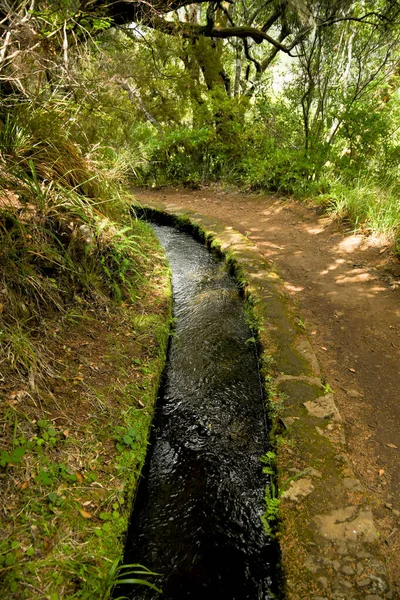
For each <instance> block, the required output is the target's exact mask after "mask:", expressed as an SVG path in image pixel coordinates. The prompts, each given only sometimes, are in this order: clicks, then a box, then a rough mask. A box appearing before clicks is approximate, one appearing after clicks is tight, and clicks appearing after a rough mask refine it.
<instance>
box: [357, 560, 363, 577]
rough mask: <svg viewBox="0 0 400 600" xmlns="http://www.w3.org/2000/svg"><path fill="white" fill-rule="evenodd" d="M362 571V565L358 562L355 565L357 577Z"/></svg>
mask: <svg viewBox="0 0 400 600" xmlns="http://www.w3.org/2000/svg"><path fill="white" fill-rule="evenodd" d="M363 571H364V565H363V564H362V563H361V562H359V563H357V575H361V573H362V572H363Z"/></svg>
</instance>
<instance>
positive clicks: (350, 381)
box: [136, 188, 400, 598]
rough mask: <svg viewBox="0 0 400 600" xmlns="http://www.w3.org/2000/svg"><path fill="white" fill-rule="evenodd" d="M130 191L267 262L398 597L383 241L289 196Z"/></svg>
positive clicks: (392, 328) (398, 340)
mask: <svg viewBox="0 0 400 600" xmlns="http://www.w3.org/2000/svg"><path fill="white" fill-rule="evenodd" d="M136 196H137V198H138V200H139V201H142V202H146V201H155V200H157V199H160V200H162V201H163V203H164V204H165V205H167V206H173V207H175V208H178V207H179V208H181V209H186V208H187V209H189V210H194V211H196V212H198V213H201V214H204V215H207V216H211V217H215V218H217V219H218V220H219V221H220V222H221V223H223V224H225V225H228V226H232V227H234V228H235V229H237V230H238V231H240V232H241V233H242V234H244V235H245V236H247V237H248V238H249V240H251V242H253V243H254V244H256V246H257V247H258V248H259V251H260V254H261V255H263V256H264V257H265V258H267V259H268V260H269V261H272V262H273V264H274V265H276V267H277V269H278V271H279V274H280V276H281V277H282V278H283V280H284V282H285V288H286V291H287V294H288V295H289V296H290V297H291V298H292V301H293V302H294V304H295V306H296V311H297V312H298V317H297V319H298V323H299V325H300V326H301V327H304V328H305V329H306V331H307V333H308V334H309V337H310V340H311V342H312V344H313V349H314V351H315V353H316V355H317V357H318V360H319V362H320V365H321V367H322V372H323V373H322V374H323V377H324V379H325V381H326V383H327V384H328V385H329V386H330V387H331V388H332V390H333V392H334V399H335V402H336V404H337V406H338V407H339V410H340V414H341V417H342V419H343V423H344V428H345V434H346V443H347V451H348V454H349V457H350V461H351V466H352V469H353V471H354V473H355V475H356V476H357V477H358V478H359V480H360V482H361V483H362V485H363V486H364V487H365V488H366V489H367V491H368V492H369V495H370V497H371V499H372V507H373V515H374V517H375V522H376V523H377V526H378V530H379V533H380V540H381V549H382V552H383V553H384V555H385V556H386V557H387V559H388V567H389V569H390V571H391V574H392V582H393V597H394V598H398V597H400V568H399V558H398V556H399V554H400V553H399V550H400V540H399V535H398V532H399V524H400V512H399V511H400V494H399V492H400V461H399V460H398V459H399V449H400V402H399V400H400V395H399V394H400V392H399V389H400V369H399V366H398V365H399V362H400V361H399V359H400V322H399V317H400V305H399V285H398V283H397V281H398V280H400V264H399V263H398V262H397V261H396V260H395V259H391V258H390V256H389V252H388V251H387V250H385V246H384V245H382V243H378V242H374V241H373V240H372V239H371V238H365V237H363V236H362V235H354V234H353V233H352V232H349V231H348V230H346V227H345V226H343V225H340V224H338V223H337V222H335V221H332V220H331V219H329V218H328V217H326V216H321V215H319V214H318V213H317V212H316V211H315V210H314V209H312V208H307V207H305V206H302V205H299V204H297V203H294V202H291V201H288V200H282V199H279V198H276V197H267V196H258V195H257V196H255V195H243V194H238V193H237V192H225V191H222V190H219V189H210V188H208V189H206V190H199V191H195V192H189V191H187V190H162V191H159V190H158V191H141V192H137V193H136Z"/></svg>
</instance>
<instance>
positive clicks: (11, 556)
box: [5, 552, 15, 567]
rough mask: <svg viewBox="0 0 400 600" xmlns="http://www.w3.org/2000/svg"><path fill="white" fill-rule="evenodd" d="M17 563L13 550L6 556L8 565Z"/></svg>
mask: <svg viewBox="0 0 400 600" xmlns="http://www.w3.org/2000/svg"><path fill="white" fill-rule="evenodd" d="M14 563H15V554H13V553H12V552H9V553H8V554H7V556H6V563H5V564H6V566H7V567H11V565H13V564H14Z"/></svg>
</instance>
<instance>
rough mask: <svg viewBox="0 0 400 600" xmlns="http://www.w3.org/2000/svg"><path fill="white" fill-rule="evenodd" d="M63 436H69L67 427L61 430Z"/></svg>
mask: <svg viewBox="0 0 400 600" xmlns="http://www.w3.org/2000/svg"><path fill="white" fill-rule="evenodd" d="M63 436H64V437H68V436H69V429H65V431H63Z"/></svg>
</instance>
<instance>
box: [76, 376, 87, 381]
mask: <svg viewBox="0 0 400 600" xmlns="http://www.w3.org/2000/svg"><path fill="white" fill-rule="evenodd" d="M74 379H75V380H76V381H83V380H84V379H85V378H84V377H82V376H81V375H77V376H76V377H74Z"/></svg>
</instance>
